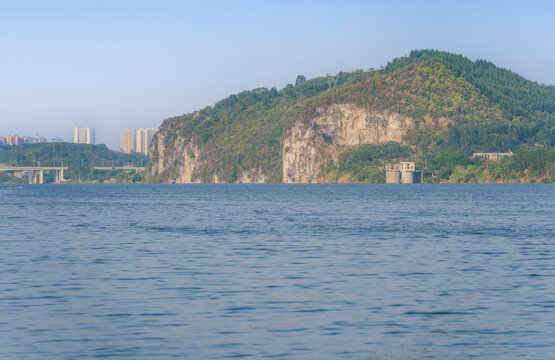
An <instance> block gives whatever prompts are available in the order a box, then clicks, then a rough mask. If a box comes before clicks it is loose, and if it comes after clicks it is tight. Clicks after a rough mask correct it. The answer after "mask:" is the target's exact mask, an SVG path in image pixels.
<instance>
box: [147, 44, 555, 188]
mask: <svg viewBox="0 0 555 360" xmlns="http://www.w3.org/2000/svg"><path fill="white" fill-rule="evenodd" d="M392 141H393V142H396V143H398V145H399V146H405V147H408V148H410V149H411V151H412V155H410V156H408V155H405V156H404V157H403V158H404V159H411V160H416V161H418V160H423V159H431V158H434V155H436V154H438V153H441V154H448V156H447V157H448V158H450V159H467V158H468V156H469V155H471V154H472V152H496V151H500V152H504V151H507V150H509V149H510V148H511V149H514V148H516V147H517V146H519V145H525V146H546V147H553V145H554V144H555V87H554V86H547V85H540V84H537V83H535V82H532V81H529V80H526V79H524V78H523V77H521V76H519V75H517V74H515V73H513V72H511V71H509V70H505V69H501V68H498V67H496V66H495V65H493V64H492V63H490V62H487V61H484V60H478V61H471V60H469V59H468V58H465V57H463V56H461V55H455V54H450V53H446V52H441V51H435V50H418V51H412V52H411V53H410V55H409V56H407V57H402V58H398V59H394V60H392V61H391V62H390V63H389V64H387V66H385V67H384V68H383V69H381V70H373V69H370V70H368V71H363V70H355V71H352V72H341V73H339V74H337V75H335V76H326V77H319V78H315V79H310V80H306V79H305V77H304V76H302V75H299V76H298V77H297V79H296V81H295V84H294V85H293V84H288V85H287V86H285V87H284V88H283V89H281V90H277V89H276V88H271V89H266V88H258V89H254V90H252V91H244V92H242V93H239V94H236V95H231V96H229V97H228V98H226V99H223V100H221V101H219V102H218V103H217V104H215V105H214V106H213V107H211V106H208V107H206V108H204V109H201V110H199V111H196V112H193V113H190V114H185V115H182V116H178V117H175V118H170V119H167V120H165V121H164V122H163V124H162V126H161V127H160V131H159V132H158V133H157V135H156V136H155V138H154V141H153V143H152V145H151V153H152V155H151V163H150V168H151V173H152V175H153V176H154V177H155V178H157V179H159V180H162V181H171V182H212V181H214V182H222V181H223V182H263V181H266V182H268V181H271V182H281V181H284V182H320V181H326V180H325V179H323V178H322V176H323V175H322V174H325V173H329V169H331V168H334V167H337V166H339V165H340V159H342V158H345V156H342V154H346V152H352V151H358V150H357V147H359V146H362V145H365V144H371V145H373V146H378V147H379V146H382V145H384V144H387V143H389V142H392ZM389 148H391V149H392V148H394V146H393V147H392V146H390V147H389ZM308 153H310V154H311V155H310V156H308V155H306V154H308ZM374 153H376V154H382V153H383V151H377V152H374ZM402 153H405V152H402ZM305 155H306V156H305ZM386 158H388V159H390V158H391V156H386ZM365 161H366V163H362V164H360V166H358V165H357V166H355V167H352V166H351V168H360V169H362V168H365V166H370V165H372V166H373V169H378V168H379V166H378V165H380V164H381V162H383V161H384V159H382V158H376V157H372V158H369V159H366V160H365ZM351 165H353V164H351ZM455 165H457V163H456V162H454V163H453V162H452V164H451V165H450V166H455ZM436 166H438V167H439V166H441V165H440V164H437V165H436ZM446 174H447V175H445V176H449V174H450V172H446Z"/></svg>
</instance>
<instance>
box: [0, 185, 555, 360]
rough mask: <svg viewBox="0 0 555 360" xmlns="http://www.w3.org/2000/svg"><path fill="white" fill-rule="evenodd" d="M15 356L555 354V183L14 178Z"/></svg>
mask: <svg viewBox="0 0 555 360" xmlns="http://www.w3.org/2000/svg"><path fill="white" fill-rule="evenodd" d="M0 203H1V204H2V205H1V206H0V358H2V359H86V358H100V357H104V358H127V359H141V358H144V359H172V358H175V359H181V358H194V359H222V358H233V357H238V358H240V357H243V358H252V359H270V358H277V359H468V358H471V357H474V358H478V359H555V355H554V354H555V258H554V256H555V221H554V218H555V206H554V204H555V186H553V185H414V186H413V185H407V186H403V185H36V186H30V185H29V186H25V187H24V189H21V190H11V189H10V188H9V187H8V186H5V185H4V186H2V187H0Z"/></svg>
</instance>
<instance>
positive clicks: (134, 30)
mask: <svg viewBox="0 0 555 360" xmlns="http://www.w3.org/2000/svg"><path fill="white" fill-rule="evenodd" d="M554 16H555V1H547V0H546V1H540V0H528V1H511V0H504V1H494V0H491V1H487V0H481V1H474V0H467V1H464V2H463V1H450V0H443V1H431V0H430V1H424V0H420V1H419V0H412V1H391V0H390V1H383V0H382V1H370V0H369V1H355V0H351V1H349V0H341V1H339V0H338V1H325V0H319V1H316V0H314V1H310V0H296V1H287V0H280V1H273V0H264V1H254V0H252V1H248V0H245V1H231V0H228V1H210V0H205V1H170V0H156V1H154V0H152V1H140V0H133V1H124V0H122V1H117V0H108V1H104V0H95V1H86V0H81V1H73V0H71V1H56V0H49V1H42V0H39V1H26V0H17V1H12V0H0V136H6V135H8V134H19V135H27V136H35V135H39V136H44V137H47V138H49V139H50V138H53V137H62V138H64V139H65V140H67V141H72V136H73V135H72V134H73V127H74V126H91V127H94V128H95V129H96V140H97V143H104V144H106V145H107V146H108V147H109V148H111V149H119V130H120V129H124V128H140V127H158V126H159V125H160V124H161V123H162V121H163V120H164V119H166V118H168V117H172V116H177V115H181V114H185V113H189V112H192V111H195V110H197V109H200V108H203V107H205V106H207V105H213V104H214V103H216V102H217V101H218V100H220V99H222V98H225V97H227V96H228V95H230V94H233V93H238V92H241V91H243V90H249V89H253V88H257V87H268V88H270V87H273V86H275V87H277V88H278V89H281V88H282V87H284V86H285V85H286V84H287V83H294V81H295V78H296V76H297V75H299V74H302V75H305V76H306V77H307V78H313V77H317V76H322V75H325V74H326V73H337V72H339V71H351V70H355V69H364V70H367V69H369V68H379V67H380V66H382V65H385V64H387V62H388V61H390V60H391V59H393V58H395V57H400V56H404V55H407V54H408V53H409V52H410V51H411V50H412V49H424V48H426V49H430V48H431V49H439V50H445V51H449V52H453V53H457V54H463V55H465V56H467V57H469V58H470V59H472V60H476V59H486V60H489V61H491V62H493V63H494V64H496V65H498V66H501V67H504V68H507V69H510V70H512V71H514V72H516V73H518V74H520V75H522V76H524V77H526V78H528V79H530V80H533V81H537V82H539V83H543V84H551V85H553V84H555V66H554V65H555V21H553V18H554Z"/></svg>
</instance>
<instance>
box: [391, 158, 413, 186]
mask: <svg viewBox="0 0 555 360" xmlns="http://www.w3.org/2000/svg"><path fill="white" fill-rule="evenodd" d="M414 173H415V167H414V162H409V161H405V162H400V163H398V164H387V165H386V166H385V182H386V183H387V184H414V182H415V181H416V180H417V179H418V177H417V176H416V177H415V176H414Z"/></svg>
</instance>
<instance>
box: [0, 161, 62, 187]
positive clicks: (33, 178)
mask: <svg viewBox="0 0 555 360" xmlns="http://www.w3.org/2000/svg"><path fill="white" fill-rule="evenodd" d="M64 170H67V166H8V165H0V171H27V174H28V175H27V177H28V179H29V180H28V183H29V184H44V172H45V171H55V172H56V173H55V175H54V182H56V183H61V182H63V181H64Z"/></svg>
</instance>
